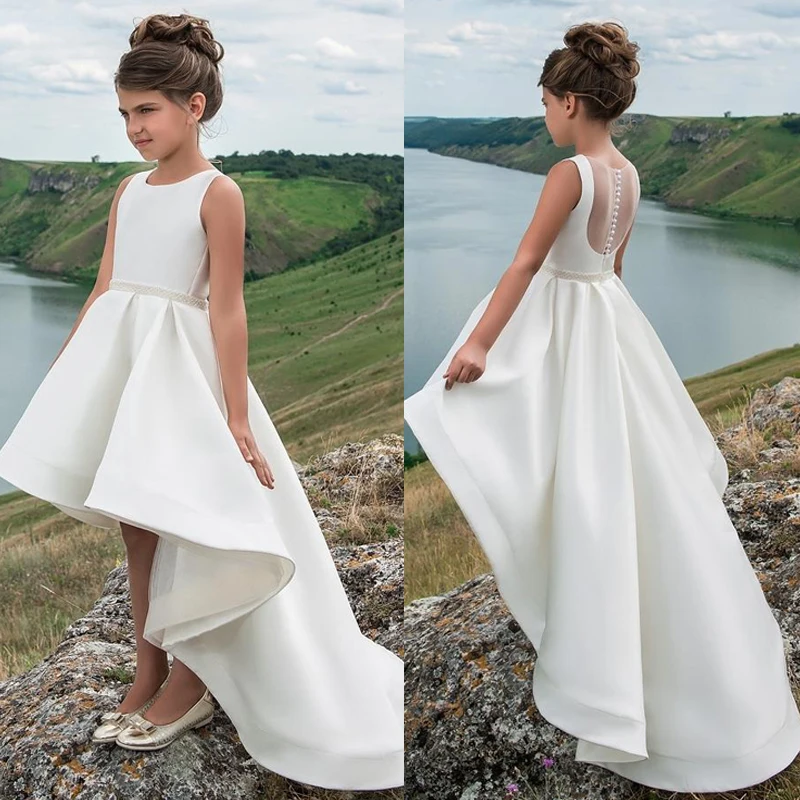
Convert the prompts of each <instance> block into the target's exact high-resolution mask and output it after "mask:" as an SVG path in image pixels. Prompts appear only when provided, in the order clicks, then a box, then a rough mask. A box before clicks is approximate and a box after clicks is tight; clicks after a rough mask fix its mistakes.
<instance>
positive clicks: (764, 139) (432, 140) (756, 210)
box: [405, 114, 800, 225]
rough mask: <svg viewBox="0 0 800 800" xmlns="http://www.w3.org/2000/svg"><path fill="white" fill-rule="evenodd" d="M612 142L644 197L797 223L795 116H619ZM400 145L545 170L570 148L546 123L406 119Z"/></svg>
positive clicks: (798, 127) (799, 121) (798, 121)
mask: <svg viewBox="0 0 800 800" xmlns="http://www.w3.org/2000/svg"><path fill="white" fill-rule="evenodd" d="M622 123H623V127H624V128H625V130H624V132H623V133H622V134H621V135H620V136H619V137H617V138H616V139H615V142H616V144H617V146H618V147H619V149H620V150H622V151H623V152H624V153H625V155H626V156H627V157H628V158H630V159H631V160H632V161H633V162H634V163H635V164H636V167H637V169H638V171H639V177H640V180H641V185H642V196H648V197H651V198H655V199H660V200H663V201H664V202H665V203H666V204H667V205H670V206H676V207H683V208H690V209H694V210H696V211H702V212H703V213H707V214H713V215H715V216H727V217H747V218H752V219H759V220H777V221H782V222H791V223H794V224H796V225H800V115H797V114H785V115H783V116H780V117H690V118H681V117H657V116H653V115H651V114H632V115H623V118H622ZM405 144H406V147H421V148H425V149H428V150H431V151H432V152H435V153H440V154H442V155H448V156H454V157H458V158H466V159H471V160H473V161H484V162H488V163H492V164H498V165H500V166H504V167H510V168H513V169H521V170H525V171H528V172H536V173H541V174H544V173H546V172H547V171H548V170H549V169H550V167H551V166H552V165H553V164H555V162H556V161H558V160H559V159H561V158H564V157H566V156H569V155H572V154H573V153H574V150H573V148H557V147H555V146H554V145H553V142H552V139H551V137H550V134H549V133H548V132H547V128H546V127H545V124H544V118H543V117H530V118H520V117H512V118H508V119H497V120H484V119H474V118H464V119H440V118H427V119H407V120H406V125H405Z"/></svg>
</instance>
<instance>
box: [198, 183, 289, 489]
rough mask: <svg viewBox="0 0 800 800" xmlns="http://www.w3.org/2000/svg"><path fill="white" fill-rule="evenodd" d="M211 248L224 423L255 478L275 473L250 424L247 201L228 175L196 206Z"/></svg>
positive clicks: (212, 313) (211, 308)
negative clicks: (246, 239)
mask: <svg viewBox="0 0 800 800" xmlns="http://www.w3.org/2000/svg"><path fill="white" fill-rule="evenodd" d="M200 218H201V220H202V223H203V227H204V228H205V231H206V237H207V239H208V253H209V265H210V267H209V297H208V313H209V317H210V321H211V331H212V333H213V335H214V344H215V347H216V351H217V358H218V360H219V369H220V377H221V380H222V391H223V394H224V396H225V405H226V407H227V409H228V420H227V422H228V427H229V428H230V430H231V433H232V434H233V436H234V438H235V439H236V442H237V444H238V445H239V449H240V450H241V452H242V455H243V456H244V458H245V460H246V461H248V462H249V463H250V464H251V465H252V466H253V469H255V471H256V474H257V475H258V478H259V480H260V481H261V483H262V484H264V485H265V486H268V487H269V488H273V485H274V477H273V475H272V471H271V469H270V467H269V464H268V463H267V460H266V458H264V455H263V454H262V453H261V452H260V451H259V449H258V446H257V445H256V442H255V439H254V438H253V433H252V431H251V430H250V423H249V420H248V408H247V311H246V307H245V303H244V234H245V206H244V197H243V196H242V190H241V189H240V188H239V186H238V185H237V183H236V182H235V181H234V180H232V179H231V178H228V177H218V178H216V179H215V180H213V181H212V182H211V185H210V186H209V187H208V190H207V191H206V194H205V197H204V198H203V203H202V206H201V209H200Z"/></svg>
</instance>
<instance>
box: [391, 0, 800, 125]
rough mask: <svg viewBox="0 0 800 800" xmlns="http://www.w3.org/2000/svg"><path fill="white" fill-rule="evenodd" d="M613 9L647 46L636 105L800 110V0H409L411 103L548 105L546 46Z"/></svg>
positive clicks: (534, 112)
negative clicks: (543, 78) (542, 82)
mask: <svg viewBox="0 0 800 800" xmlns="http://www.w3.org/2000/svg"><path fill="white" fill-rule="evenodd" d="M604 20H613V21H615V22H620V23H622V24H623V25H624V26H625V27H626V28H627V29H628V32H629V36H630V38H631V39H633V40H634V41H636V42H638V44H639V46H640V47H641V48H642V49H641V51H640V53H639V57H640V61H641V65H642V71H641V73H640V75H639V78H638V79H637V98H636V100H635V101H634V103H633V105H632V106H631V107H630V110H631V111H632V112H638V113H648V114H659V115H676V116H706V115H708V116H722V114H723V113H724V112H725V111H731V112H732V114H733V115H734V116H739V115H744V116H750V115H773V114H781V113H783V112H784V111H794V112H800V78H799V77H798V74H797V67H796V66H794V67H793V66H792V65H793V64H796V63H797V62H798V60H800V59H798V56H800V0H772V1H771V2H770V0H766V2H738V0H734V2H721V0H706V2H704V3H698V2H689V1H688V0H670V2H653V0H643V1H642V2H639V3H584V2H571V1H570V0H551V1H550V2H536V1H535V0H408V2H407V3H406V10H405V25H406V36H405V41H406V50H405V76H406V77H405V114H406V115H407V116H416V115H429V114H431V115H438V116H540V115H541V114H542V105H541V91H542V90H541V87H537V86H536V83H537V81H538V80H539V75H540V74H541V67H542V63H543V62H544V58H545V57H546V56H547V54H548V53H549V52H550V51H551V50H552V49H554V48H556V47H563V35H564V31H565V30H566V29H567V28H568V27H569V26H570V25H572V24H575V23H578V22H584V21H593V22H599V21H604Z"/></svg>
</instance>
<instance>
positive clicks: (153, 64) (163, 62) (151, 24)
mask: <svg viewBox="0 0 800 800" xmlns="http://www.w3.org/2000/svg"><path fill="white" fill-rule="evenodd" d="M128 41H129V43H130V46H131V49H130V50H129V51H128V52H127V53H124V54H123V56H122V58H121V59H120V62H119V67H118V69H117V71H116V72H115V73H114V86H115V88H121V89H128V90H131V91H146V90H149V89H155V90H158V91H159V92H162V93H163V94H164V95H165V96H166V97H167V98H168V99H169V100H172V102H174V103H177V104H178V105H180V106H183V107H184V108H187V109H188V104H187V101H188V100H189V98H190V97H191V96H192V95H193V94H194V93H195V92H202V93H203V94H204V95H205V97H206V106H205V110H204V111H203V116H202V117H201V118H200V124H201V125H202V124H203V123H205V122H207V121H208V120H210V119H211V118H212V117H214V115H215V114H216V113H217V112H218V111H219V109H220V106H221V105H222V78H221V76H220V72H219V66H218V65H219V62H220V61H221V60H222V56H223V55H224V54H225V50H224V48H223V47H222V45H221V44H220V43H219V42H218V41H216V39H214V34H213V33H211V28H210V27H209V26H208V20H207V19H202V18H200V17H193V16H191V15H190V14H178V15H176V16H170V15H168V14H151V15H150V16H148V17H145V18H144V19H143V20H142V21H141V22H140V23H139V24H138V25H137V26H136V28H134V30H133V33H131V35H130V37H129V39H128Z"/></svg>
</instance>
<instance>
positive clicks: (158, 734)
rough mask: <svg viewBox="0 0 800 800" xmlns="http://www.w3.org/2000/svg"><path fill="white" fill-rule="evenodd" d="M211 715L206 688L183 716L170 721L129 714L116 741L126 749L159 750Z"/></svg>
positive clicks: (202, 723)
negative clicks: (158, 721) (163, 722)
mask: <svg viewBox="0 0 800 800" xmlns="http://www.w3.org/2000/svg"><path fill="white" fill-rule="evenodd" d="M213 716H214V701H213V699H212V697H211V692H210V691H209V690H208V689H206V690H205V692H203V696H202V697H201V698H200V699H199V700H198V701H197V702H196V703H195V704H194V705H193V706H192V707H191V708H190V709H189V710H188V711H187V712H186V713H185V714H184V715H183V716H180V717H178V719H176V720H173V721H172V722H167V723H165V724H163V725H156V724H155V723H154V722H150V720H149V719H145V718H144V717H143V716H142V715H141V714H139V713H134V714H131V716H130V717H128V720H127V722H128V724H127V725H126V727H125V728H123V729H122V730H121V731H120V732H119V735H118V736H117V739H116V742H117V744H118V745H119V746H120V747H124V748H126V749H127V750H160V749H161V748H162V747H166V746H167V745H168V744H171V743H172V742H174V741H175V740H176V739H177V738H179V737H180V736H181V735H182V734H184V733H186V731H188V730H191V729H192V728H199V727H200V726H201V725H205V724H206V723H208V722H211V718H212V717H213Z"/></svg>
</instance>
